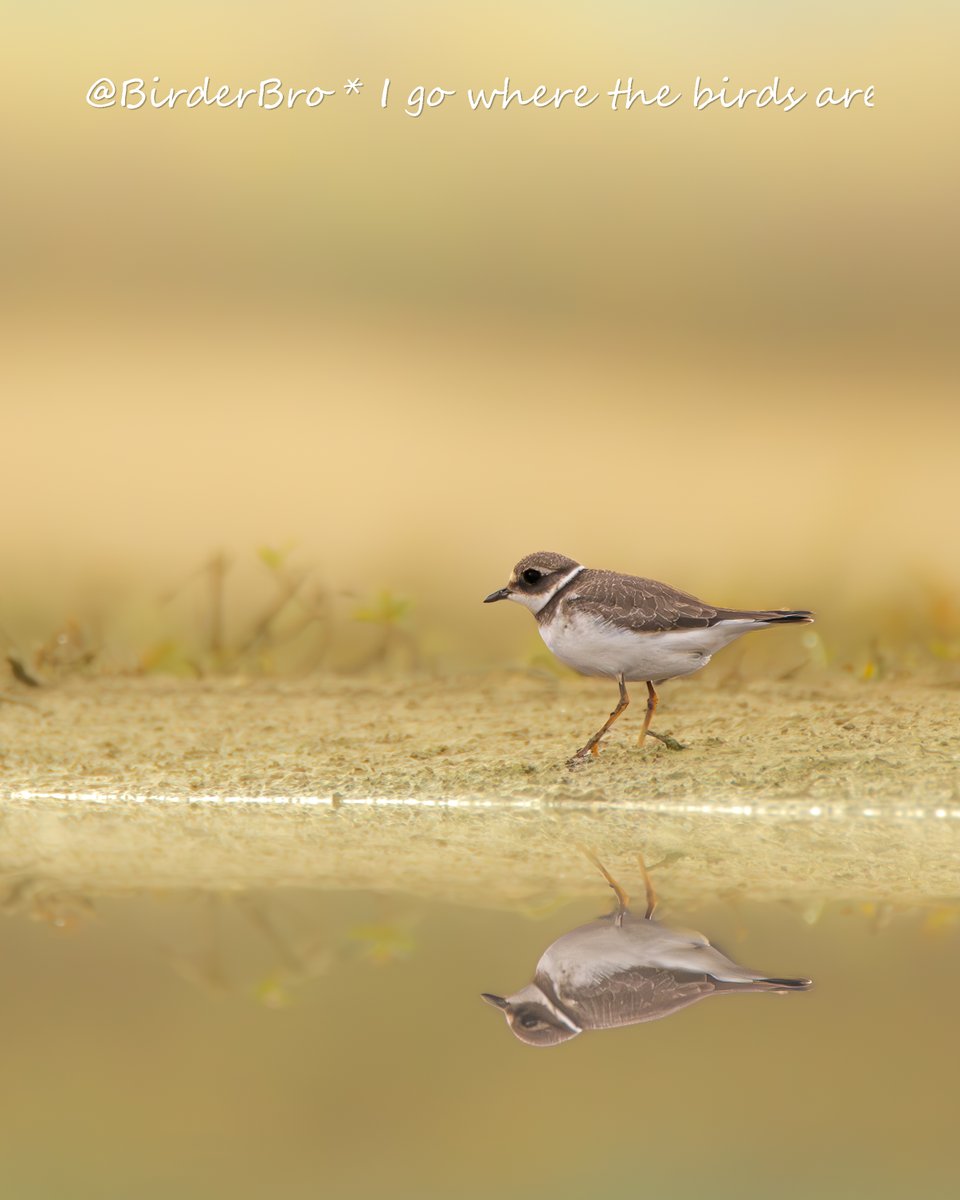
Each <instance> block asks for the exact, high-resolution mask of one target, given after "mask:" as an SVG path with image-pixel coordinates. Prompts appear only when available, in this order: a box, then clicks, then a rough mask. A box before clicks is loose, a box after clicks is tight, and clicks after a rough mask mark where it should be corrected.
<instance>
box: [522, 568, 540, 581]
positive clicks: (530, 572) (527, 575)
mask: <svg viewBox="0 0 960 1200" xmlns="http://www.w3.org/2000/svg"><path fill="white" fill-rule="evenodd" d="M542 578H543V572H542V571H538V570H537V569H536V567H528V568H527V569H526V571H524V573H523V581H524V583H537V582H538V580H540V579H542Z"/></svg>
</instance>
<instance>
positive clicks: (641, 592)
mask: <svg viewBox="0 0 960 1200" xmlns="http://www.w3.org/2000/svg"><path fill="white" fill-rule="evenodd" d="M564 602H565V604H567V605H569V606H570V610H571V611H572V612H581V613H585V614H588V615H589V616H591V617H595V618H596V619H597V620H602V621H607V622H609V623H610V624H611V625H616V626H618V627H620V628H623V629H631V630H633V631H634V632H636V633H656V632H659V631H661V630H667V629H702V628H704V627H705V626H707V625H712V624H714V622H715V621H717V620H718V619H719V616H720V612H721V610H720V609H717V608H714V607H713V606H712V605H710V604H704V602H703V601H702V600H698V599H697V598H696V596H691V595H688V593H686V592H681V591H678V590H677V588H672V587H670V586H669V584H666V583H658V582H657V581H656V580H655V579H640V578H638V577H636V576H633V575H617V574H616V573H615V572H612V571H589V570H588V571H582V572H581V573H580V575H578V576H577V578H576V579H574V580H573V586H572V587H571V588H570V590H569V591H568V592H567V594H566V596H565V597H564Z"/></svg>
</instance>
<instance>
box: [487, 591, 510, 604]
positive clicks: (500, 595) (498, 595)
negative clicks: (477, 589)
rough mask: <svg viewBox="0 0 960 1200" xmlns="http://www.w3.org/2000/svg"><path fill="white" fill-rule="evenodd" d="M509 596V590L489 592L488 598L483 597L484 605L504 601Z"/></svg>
mask: <svg viewBox="0 0 960 1200" xmlns="http://www.w3.org/2000/svg"><path fill="white" fill-rule="evenodd" d="M509 595H510V589H509V588H501V589H500V591H499V592H491V593H490V595H489V596H484V598H483V602H484V604H492V603H493V602H494V600H506V599H507V597H508V596H509Z"/></svg>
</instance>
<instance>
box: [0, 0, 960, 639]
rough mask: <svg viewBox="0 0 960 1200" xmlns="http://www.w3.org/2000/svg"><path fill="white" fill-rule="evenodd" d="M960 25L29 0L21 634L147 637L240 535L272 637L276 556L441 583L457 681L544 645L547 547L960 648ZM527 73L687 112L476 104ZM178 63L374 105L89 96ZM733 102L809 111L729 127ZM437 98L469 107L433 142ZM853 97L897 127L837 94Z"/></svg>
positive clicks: (422, 587)
mask: <svg viewBox="0 0 960 1200" xmlns="http://www.w3.org/2000/svg"><path fill="white" fill-rule="evenodd" d="M958 27H960V18H958V15H957V12H956V11H955V10H954V9H953V8H951V7H948V6H946V5H944V4H942V3H933V2H929V0H928V2H925V3H921V4H920V5H910V6H908V5H906V4H901V3H885V4H880V5H874V6H871V7H870V9H869V10H865V9H863V8H862V6H860V5H853V4H847V5H840V6H837V5H834V4H827V3H819V2H818V3H811V4H807V5H804V6H803V7H802V9H795V10H785V9H784V8H783V6H769V5H765V4H761V3H756V2H744V3H737V4H725V5H722V6H720V5H716V4H710V3H702V2H701V3H684V4H680V5H675V6H667V5H657V6H651V5H638V6H630V5H624V4H619V3H610V2H608V3H602V4H597V5H586V4H570V3H565V4H552V5H549V6H548V5H545V4H540V3H534V4H526V5H522V6H517V5H515V4H506V3H495V4H483V5H480V4H458V5H445V4H439V3H412V4H407V5H403V6H395V5H389V4H384V3H375V2H370V3H360V4H356V3H351V4H346V3H333V4H331V3H327V4H306V3H294V2H290V0H286V2H284V0H280V2H278V3H276V4H273V5H270V6H269V7H268V6H265V5H257V6H255V5H252V4H246V3H244V4H225V3H206V4H203V5H200V6H197V5H195V4H186V3H172V4H168V5H164V6H157V7H154V8H152V9H145V8H144V7H143V6H134V7H130V6H126V5H121V4H118V3H100V4H96V5H92V6H89V5H88V6H84V7H83V9H82V10H80V9H77V10H73V9H70V8H68V7H65V6H63V7H58V8H57V10H56V11H55V13H54V12H53V11H52V10H50V9H49V8H38V7H28V6H18V9H17V11H16V12H15V13H13V14H11V15H10V16H9V18H8V36H7V37H6V38H5V39H4V47H3V49H2V50H0V55H2V59H3V72H4V78H5V80H6V82H7V85H8V86H7V92H8V95H9V96H10V97H12V100H11V102H10V103H8V104H7V105H6V106H5V109H4V112H3V115H2V120H3V123H4V134H3V136H4V144H5V147H6V153H5V158H6V164H5V165H6V170H5V172H4V174H5V185H4V191H5V196H4V200H5V209H6V214H5V215H6V219H5V221H4V225H5V235H6V236H5V243H6V246H5V260H6V270H5V272H4V283H3V288H4V297H3V300H4V312H3V323H4V327H5V333H6V338H5V340H6V343H7V345H6V349H5V352H4V355H3V359H2V363H0V372H2V390H3V397H4V398H3V401H2V416H3V426H2V428H3V440H4V446H5V454H4V467H3V471H2V472H0V506H2V511H3V567H4V571H3V574H4V588H3V596H2V597H0V624H3V625H4V626H6V627H7V628H8V634H9V636H10V637H11V638H14V639H19V640H21V641H23V642H27V643H28V642H30V641H31V639H33V640H34V641H36V640H38V639H42V638H43V637H45V636H47V635H48V634H49V633H50V630H51V628H52V627H54V625H55V624H56V623H57V622H61V621H63V620H65V619H67V618H68V617H69V616H71V615H77V614H79V617H80V618H81V619H84V618H86V617H88V615H89V614H90V613H91V612H93V611H94V610H95V611H96V612H97V613H98V614H99V619H101V620H102V621H104V622H106V623H107V624H109V623H110V622H114V623H115V624H116V625H117V628H120V626H121V625H122V623H123V613H124V612H127V613H129V612H136V613H138V614H139V615H138V617H137V620H143V621H144V622H146V623H147V624H149V622H150V620H152V619H153V618H148V617H146V616H144V615H143V614H144V613H145V612H146V611H147V609H148V608H149V605H150V604H152V603H154V602H155V598H156V596H157V595H159V594H160V593H162V592H163V591H164V589H169V588H173V587H175V586H176V585H177V583H178V581H179V580H182V579H183V577H184V576H185V575H187V574H188V573H189V572H190V571H192V570H195V569H196V568H197V567H198V566H200V565H201V564H202V563H203V562H204V561H206V560H207V559H208V558H209V556H210V555H211V554H213V553H215V552H219V551H223V552H225V553H226V554H228V555H230V556H232V558H233V560H234V563H235V568H234V573H233V575H232V576H231V587H232V588H233V589H234V591H233V592H232V593H231V603H232V604H233V605H234V606H235V608H234V611H240V610H242V609H243V607H244V606H245V605H246V606H247V607H249V608H250V609H251V610H252V609H253V607H254V606H255V601H256V597H257V595H258V594H259V593H258V592H257V589H258V588H259V587H261V581H260V578H259V576H258V574H257V572H258V570H259V567H258V564H257V561H256V550H257V547H260V546H263V545H270V546H282V547H295V550H294V551H292V553H295V555H296V556H297V559H298V561H299V562H301V563H302V564H303V566H304V569H308V568H309V569H311V570H313V571H314V573H315V577H316V578H317V579H318V580H320V581H322V584H323V586H325V587H326V588H328V589H330V591H331V594H335V595H338V596H339V595H341V594H347V595H348V597H353V596H356V597H361V598H362V597H368V596H370V595H372V594H373V593H375V592H376V590H377V589H379V588H389V589H390V590H391V592H396V593H397V594H401V595H404V596H407V597H409V598H411V600H412V601H413V604H414V609H413V612H414V613H415V614H416V615H415V617H414V619H415V620H416V621H417V622H418V623H419V628H420V629H421V631H422V632H423V635H424V637H425V638H426V639H427V641H428V643H429V646H430V647H432V651H433V653H434V657H435V658H436V659H437V660H438V661H443V662H450V663H459V662H466V661H471V660H477V661H480V660H482V661H489V660H490V659H491V658H494V659H500V660H505V659H507V658H509V657H510V655H512V654H518V653H522V652H523V647H524V646H526V645H528V644H529V641H530V639H531V637H532V636H533V631H532V626H529V625H528V624H527V622H526V621H525V620H522V619H521V617H520V614H518V613H512V612H511V613H510V614H509V618H515V619H509V618H508V617H507V616H505V614H504V613H502V612H499V611H498V612H497V613H496V614H495V617H496V619H494V614H491V612H490V611H489V610H483V609H482V608H481V607H480V605H479V599H480V598H481V597H482V596H483V595H484V594H485V593H486V592H487V591H490V590H492V589H493V588H495V587H497V586H500V585H501V584H502V583H503V582H504V581H505V579H506V576H507V574H508V573H509V570H510V568H511V566H512V564H513V563H514V562H515V561H516V559H518V558H519V557H520V556H521V555H523V554H525V553H527V552H529V551H532V550H535V549H547V548H549V549H556V550H560V551H562V552H564V553H567V554H570V555H572V556H574V557H577V558H579V559H581V560H583V561H586V562H587V563H589V564H591V565H595V566H609V567H612V568H615V569H620V570H625V571H630V572H633V573H636V574H645V575H652V576H654V577H659V578H663V579H666V580H668V581H670V582H672V583H674V584H676V585H678V586H681V587H684V588H687V589H689V590H691V591H694V592H698V593H700V594H701V595H704V596H705V597H706V598H708V599H711V600H714V601H715V602H718V603H729V604H736V603H743V604H749V605H757V606H780V605H783V606H791V607H793V606H804V607H806V606H809V607H813V608H816V609H818V611H819V612H820V614H821V625H820V626H819V627H818V628H820V629H824V630H826V633H825V634H824V636H827V635H829V636H830V637H832V638H834V639H835V640H837V641H840V642H842V641H844V639H846V641H847V642H849V643H850V644H851V645H853V646H854V648H856V646H858V645H860V644H863V645H866V644H868V643H869V641H870V637H871V634H870V632H869V631H868V630H867V629H866V628H865V627H866V626H869V627H870V628H871V629H872V628H874V626H875V622H876V620H877V619H878V618H877V614H878V613H881V612H885V613H887V614H888V615H889V614H891V613H892V614H893V617H891V618H890V620H891V622H892V624H893V625H894V626H895V625H896V624H897V622H898V621H899V622H900V624H901V625H903V624H904V623H907V624H911V623H912V624H911V628H912V627H913V626H918V627H924V623H925V622H926V623H927V626H928V627H929V628H928V632H929V635H930V637H931V638H937V637H939V638H941V639H942V638H944V637H948V636H949V637H953V636H956V635H957V628H958V626H957V623H956V622H957V614H956V605H955V601H954V600H953V599H952V597H953V595H954V594H955V588H956V587H957V585H958V583H960V565H958V563H960V560H958V556H957V553H956V550H957V537H956V530H957V509H958V504H957V501H958V487H957V482H956V459H957V449H958V446H960V418H958V415H957V403H956V395H957V382H958V380H957V371H956V355H955V341H956V325H957V311H956V296H955V291H954V289H953V286H952V285H953V281H954V280H955V279H956V270H957V265H958V264H957V234H956V217H955V214H956V208H957V182H958V180H957V174H958V171H957V159H956V155H954V154H952V153H950V152H948V150H947V147H948V146H950V145H952V142H953V140H954V135H955V128H956V115H957V100H956V92H955V90H951V89H952V79H953V66H952V62H951V54H952V47H953V45H954V44H955V40H956V35H957V32H958ZM507 74H509V75H510V77H511V79H512V81H513V83H514V84H517V85H521V86H524V87H526V88H531V87H533V86H535V85H536V84H538V83H546V84H548V85H549V86H550V87H551V88H552V87H555V86H576V85H577V84H580V83H584V84H587V85H589V86H590V87H591V90H594V91H600V92H603V91H604V90H606V89H608V88H610V87H612V86H613V84H614V81H615V80H616V79H617V78H618V77H621V78H624V77H626V76H628V75H633V76H634V78H635V80H636V82H637V84H638V85H641V84H644V85H647V86H649V87H652V88H655V87H657V86H659V85H660V84H661V83H664V82H668V83H670V84H671V85H672V86H673V87H674V88H675V89H679V90H680V91H682V92H683V93H684V101H682V102H681V103H679V104H677V105H676V106H675V107H673V108H671V109H668V110H657V109H654V108H643V109H641V108H640V106H639V105H638V106H636V107H635V108H634V109H633V110H632V111H630V112H629V113H624V112H620V113H617V114H612V113H610V112H609V111H608V110H607V109H606V108H605V107H604V104H603V102H602V99H601V101H598V102H597V104H595V105H594V106H592V107H591V108H589V109H586V110H583V111H576V110H574V109H570V108H567V107H564V108H562V109H561V110H560V111H558V112H557V111H541V112H535V111H532V110H531V109H517V108H513V109H511V110H509V111H508V112H506V113H503V112H489V113H486V112H477V113H472V112H470V110H469V108H468V107H467V105H466V103H465V102H464V96H463V93H464V91H465V89H466V88H467V87H480V86H486V87H493V86H497V85H499V84H502V81H503V77H504V75H507ZM154 75H158V76H159V77H160V80H161V85H162V86H163V87H167V86H174V87H191V86H194V85H195V84H197V83H199V82H201V81H202V79H203V77H204V76H205V75H209V76H210V77H211V81H212V84H213V85H214V87H216V86H218V85H219V84H220V83H227V84H229V85H230V86H231V87H234V88H235V87H237V86H240V85H243V86H251V85H253V84H256V82H257V81H259V80H260V79H262V78H268V77H271V76H276V77H279V78H280V79H282V80H283V82H284V85H285V86H304V87H310V86H313V85H314V84H319V85H321V86H323V87H327V88H336V89H338V94H337V95H336V96H335V97H333V98H332V99H331V100H330V101H329V102H325V104H324V105H323V106H322V107H321V108H319V109H317V110H315V111H308V110H305V109H303V108H298V109H295V110H294V111H275V112H264V111H258V110H257V109H255V108H249V107H248V108H245V109H244V110H243V111H241V112H238V111H236V110H234V109H228V110H216V109H203V108H198V109H194V110H192V111H187V110H186V109H184V108H182V107H178V108H177V109H176V110H175V111H173V112H170V111H165V110H161V111H152V110H150V109H149V108H148V107H147V108H143V109H141V110H139V111H136V112H132V111H123V110H121V109H120V108H112V109H109V110H105V111H95V110H94V109H92V108H90V107H89V106H88V105H87V104H86V103H85V100H84V97H85V94H86V91H87V89H88V88H89V87H90V85H91V84H92V83H93V82H94V81H95V80H96V79H98V78H99V77H101V76H109V77H112V78H115V79H117V80H122V79H125V78H130V77H135V76H142V77H145V78H146V79H147V82H148V83H149V82H150V81H151V80H152V77H153V76H154ZM697 75H701V76H702V77H703V78H704V80H705V82H709V83H712V84H713V85H714V86H719V83H720V81H721V78H722V76H723V75H729V76H730V79H731V81H732V83H733V84H734V85H740V84H742V85H744V86H748V87H762V86H764V85H765V84H768V83H770V82H771V81H772V79H773V76H774V75H779V76H780V78H781V80H783V82H784V85H787V84H789V83H794V84H796V85H797V86H798V87H800V88H804V89H808V90H809V91H810V93H811V96H810V98H809V99H808V100H807V101H805V102H804V104H802V105H801V106H799V107H798V108H797V109H795V110H794V111H793V112H790V113H784V112H782V111H779V110H777V109H774V108H772V107H771V108H768V109H765V110H762V111H757V110H750V109H747V110H744V111H719V110H718V109H717V107H716V106H714V107H713V108H712V109H710V110H708V111H706V112H694V111H693V110H692V108H691V107H690V106H689V104H688V103H687V102H688V101H689V96H690V92H691V90H692V84H693V80H694V78H695V77H696V76H697ZM385 76H390V78H391V79H392V81H393V82H392V96H393V97H394V100H393V103H392V105H391V107H390V108H389V109H387V110H386V111H381V109H380V108H379V106H378V98H379V91H380V86H381V84H382V80H383V78H384V77H385ZM350 78H360V79H361V80H363V81H364V89H363V91H362V92H361V94H360V95H359V96H356V97H348V96H345V95H344V94H343V91H342V88H343V85H344V83H345V82H346V80H347V79H350ZM419 84H424V85H427V86H434V85H439V86H444V87H446V88H456V89H458V95H457V97H455V98H454V99H452V100H451V101H448V102H447V103H446V104H445V105H444V106H443V107H442V108H440V109H438V110H436V111H433V112H428V113H425V114H424V116H423V117H422V118H421V119H419V120H413V119H411V118H409V117H407V116H405V115H404V112H403V98H404V97H405V96H406V95H407V94H408V93H409V92H410V90H411V89H413V88H414V87H416V86H417V85H419ZM827 85H833V86H837V87H842V86H845V85H849V86H853V87H866V86H868V85H873V86H874V87H875V88H876V106H875V107H874V108H873V109H871V110H865V109H863V108H862V107H856V108H854V109H851V110H850V111H848V112H846V111H841V110H817V109H816V108H814V107H813V93H815V92H816V91H817V90H819V88H820V87H823V86H827ZM345 603H346V604H347V607H348V608H349V605H350V604H351V603H353V601H352V600H350V599H349V598H348V600H347V601H346V602H345ZM157 621H160V618H159V617H158V618H157ZM134 623H135V622H134ZM431 639H432V640H431Z"/></svg>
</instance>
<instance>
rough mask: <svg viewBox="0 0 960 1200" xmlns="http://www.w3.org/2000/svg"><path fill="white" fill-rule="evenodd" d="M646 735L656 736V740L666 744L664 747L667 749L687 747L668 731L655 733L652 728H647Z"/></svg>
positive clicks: (684, 748) (683, 748)
mask: <svg viewBox="0 0 960 1200" xmlns="http://www.w3.org/2000/svg"><path fill="white" fill-rule="evenodd" d="M647 737H652V738H656V739H657V741H658V742H662V743H663V745H664V746H666V748H667V749H668V750H686V749H687V747H686V746H685V745H684V744H683V743H682V742H678V741H677V739H676V738H675V737H671V736H670V734H669V733H657V732H656V731H655V730H653V729H648V730H647ZM641 745H642V743H641Z"/></svg>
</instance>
